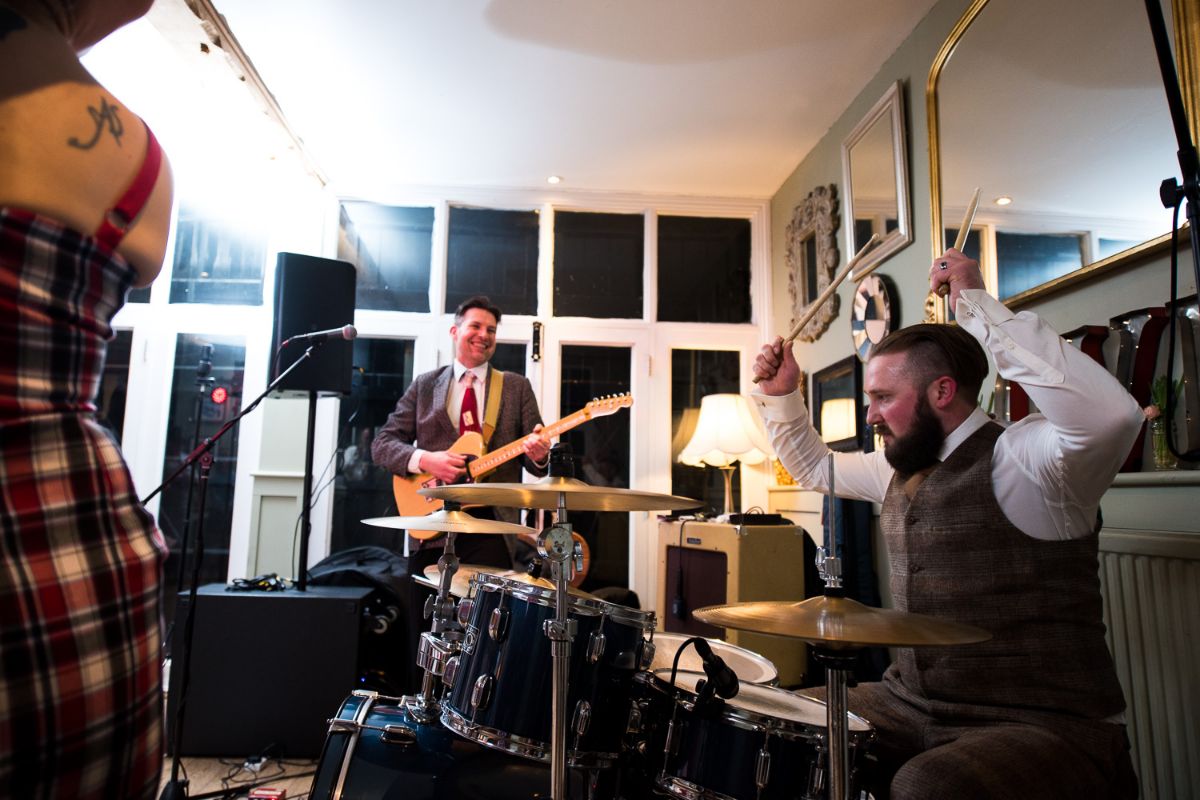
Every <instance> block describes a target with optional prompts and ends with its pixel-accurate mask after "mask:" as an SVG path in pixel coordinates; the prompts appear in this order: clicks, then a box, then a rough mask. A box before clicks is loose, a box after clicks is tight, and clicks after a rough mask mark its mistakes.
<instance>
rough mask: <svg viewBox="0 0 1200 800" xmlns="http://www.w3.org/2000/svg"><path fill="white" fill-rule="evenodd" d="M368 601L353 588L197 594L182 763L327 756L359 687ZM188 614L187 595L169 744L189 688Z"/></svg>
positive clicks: (219, 587) (175, 660) (170, 696)
mask: <svg viewBox="0 0 1200 800" xmlns="http://www.w3.org/2000/svg"><path fill="white" fill-rule="evenodd" d="M371 592H372V590H371V589H369V588H366V587H348V586H310V587H309V588H308V591H305V592H299V591H296V590H295V589H288V590H286V591H281V592H229V591H226V589H225V586H224V584H219V583H216V584H210V585H208V586H202V587H200V589H199V590H198V591H197V596H196V617H195V631H194V633H193V636H192V653H191V669H190V678H189V681H188V686H187V688H186V705H185V707H184V714H183V735H182V738H181V740H180V747H179V749H180V753H181V755H185V756H235V757H238V758H244V757H246V756H249V755H259V754H262V753H264V752H268V751H270V752H271V754H272V755H279V756H281V757H285V758H313V757H316V756H318V755H320V753H321V747H322V746H323V744H324V742H325V734H326V731H327V729H328V724H327V720H328V719H329V718H330V717H332V716H335V715H336V714H337V711H338V708H339V707H340V706H341V703H342V701H343V700H344V699H345V698H346V696H347V695H348V694H350V692H352V691H353V690H354V689H356V688H359V687H358V686H357V682H358V674H359V665H358V660H359V658H358V656H359V644H360V634H361V632H362V628H363V603H364V600H365V599H366V597H367V596H368V595H370V594H371ZM188 605H189V602H188V593H187V592H182V593H180V595H179V601H178V605H177V612H176V617H175V618H176V624H175V627H174V634H173V637H172V640H171V654H172V657H171V676H170V683H169V684H168V686H169V691H168V693H167V723H168V727H167V729H166V730H167V741H168V743H170V742H171V741H172V737H171V732H172V731H173V730H174V724H175V715H176V713H177V711H178V708H179V702H178V701H179V699H180V697H179V695H180V694H181V692H182V691H183V688H184V687H183V683H182V676H181V674H180V671H181V669H182V667H183V650H184V643H183V636H184V628H185V624H184V620H185V619H186V615H187V610H188Z"/></svg>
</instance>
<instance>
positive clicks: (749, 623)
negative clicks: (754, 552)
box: [692, 596, 992, 650]
mask: <svg viewBox="0 0 1200 800" xmlns="http://www.w3.org/2000/svg"><path fill="white" fill-rule="evenodd" d="M692 616H693V617H695V618H696V619H698V620H700V621H701V622H705V623H707V624H709V625H717V626H719V627H722V628H734V629H736V630H741V631H754V632H756V633H771V634H774V635H776V636H788V637H791V638H794V639H803V640H804V641H806V642H809V643H810V644H815V645H823V646H825V647H828V648H830V649H835V650H836V649H842V648H845V649H849V648H854V647H875V646H883V647H931V646H940V647H945V646H947V645H956V644H974V643H976V642H985V641H987V640H988V639H991V638H992V635H991V634H990V633H988V632H987V631H985V630H983V629H982V628H976V627H975V626H973V625H964V624H962V623H960V622H951V621H949V620H944V619H939V618H937V617H929V616H925V615H924V614H909V613H906V612H904V611H895V610H893V609H886V608H871V607H870V606H865V605H863V604H862V603H860V602H858V601H856V600H851V599H849V598H846V597H826V596H820V597H810V598H809V599H807V600H804V601H802V602H790V601H786V600H764V601H759V602H753V603H734V604H732V605H726V606H709V607H708V608H701V609H699V610H697V611H694V612H692Z"/></svg>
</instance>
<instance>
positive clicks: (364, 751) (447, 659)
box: [311, 448, 989, 800]
mask: <svg viewBox="0 0 1200 800" xmlns="http://www.w3.org/2000/svg"><path fill="white" fill-rule="evenodd" d="M557 449H558V448H555V450H557ZM565 460H566V459H565V458H563V459H559V458H557V457H556V454H555V453H554V452H553V451H552V459H551V461H552V463H551V471H550V477H547V478H543V479H542V480H540V481H537V482H533V483H517V484H503V483H482V484H462V485H448V486H439V487H433V488H426V489H422V490H421V494H424V495H426V496H428V497H432V498H437V499H440V500H443V501H444V507H443V508H442V510H440V511H438V512H435V513H433V514H430V515H427V516H421V517H386V518H378V519H373V520H364V521H365V522H367V523H368V524H373V525H379V526H382V527H390V528H395V529H408V528H414V529H423V530H436V531H443V532H445V533H446V538H445V547H444V551H443V553H442V555H441V557H440V558H439V560H438V563H437V566H436V568H433V567H431V568H430V569H429V570H427V571H426V574H425V575H424V576H423V577H418V578H416V580H418V581H419V582H422V583H425V584H426V585H428V586H431V587H434V588H436V594H435V595H434V596H433V597H431V598H430V601H429V602H428V603H427V605H426V609H425V611H426V615H427V616H428V617H430V618H431V624H430V630H429V631H427V632H425V633H423V634H422V636H421V640H420V644H419V647H418V653H417V664H418V665H419V666H420V667H421V669H422V670H423V671H424V676H423V679H422V683H421V689H420V692H419V694H417V695H415V696H406V697H403V698H386V697H381V696H379V695H377V694H375V693H374V692H361V691H359V692H354V693H353V694H352V695H351V696H350V697H349V698H348V699H347V700H346V701H345V702H344V703H343V705H342V707H341V709H340V710H339V713H338V716H337V717H336V718H334V719H332V720H330V728H329V735H328V737H327V739H326V743H325V749H324V752H323V753H322V756H321V761H320V765H319V767H318V770H317V774H316V777H315V779H314V783H313V790H312V794H311V796H312V797H313V798H319V799H320V800H359V799H365V798H391V797H405V798H443V797H444V798H464V799H467V800H470V799H471V798H489V799H490V800H500V799H502V798H545V797H550V798H552V799H553V800H564V799H565V798H568V797H571V798H621V799H622V800H634V799H635V798H642V797H650V796H668V797H683V798H695V799H696V800H709V799H712V800H725V799H726V798H729V799H731V800H767V799H768V798H780V799H783V798H788V799H789V800H808V799H809V798H826V797H829V798H839V799H840V798H848V797H851V796H852V795H851V791H852V789H851V782H850V777H851V766H852V764H853V763H854V762H855V761H856V760H858V759H860V758H861V756H862V755H863V754H865V752H866V751H867V749H868V748H869V746H870V743H871V741H872V739H873V738H874V732H873V729H872V727H871V725H870V723H869V722H868V721H867V720H864V719H862V718H860V717H858V716H856V715H854V714H852V713H850V712H849V711H848V709H847V707H846V674H847V669H848V668H849V665H850V662H851V661H852V660H853V656H854V655H855V654H856V652H857V649H859V648H861V647H866V646H875V645H894V646H903V647H918V646H927V645H938V646H945V645H953V644H966V643H969V642H977V641H984V640H986V639H987V638H989V636H988V634H987V633H985V632H983V631H980V630H978V629H976V628H970V627H968V626H965V625H960V624H956V623H952V622H947V621H943V620H939V619H935V618H931V617H925V616H920V615H914V614H906V613H902V612H898V611H890V610H884V609H876V608H870V607H867V606H863V605H861V604H859V603H856V602H855V601H853V600H850V599H848V598H845V597H842V596H840V594H841V592H840V588H839V585H840V580H839V578H838V572H839V569H840V568H839V566H838V565H837V562H836V559H830V558H829V557H828V556H826V557H825V569H824V571H823V577H825V579H826V581H827V583H828V584H829V589H828V590H827V591H828V594H826V595H825V596H821V597H814V598H811V599H809V600H806V601H804V602H800V603H789V602H751V603H739V604H734V605H728V606H715V607H710V608H707V609H701V610H698V611H696V612H694V613H693V616H695V618H696V619H698V620H700V621H703V622H706V623H709V624H712V625H717V626H721V627H727V628H735V629H739V630H747V631H755V632H759V633H768V634H775V635H778V636H785V637H791V638H795V639H798V640H800V641H804V642H808V643H810V644H813V645H816V647H817V653H818V657H820V658H821V659H822V660H823V662H824V663H825V664H826V666H827V667H828V669H827V676H829V677H828V678H827V685H828V688H829V693H828V703H827V704H823V703H821V702H820V701H818V700H815V699H812V698H808V697H804V696H801V695H797V694H794V693H792V692H788V691H785V690H783V689H779V688H777V687H775V686H773V685H772V684H774V683H775V682H776V680H777V677H778V673H777V672H776V670H775V668H774V665H772V664H771V663H770V662H769V661H768V660H767V659H765V658H763V657H762V656H760V655H758V654H756V653H753V652H751V651H748V650H744V649H743V648H738V647H734V646H733V645H729V644H727V643H725V642H720V641H716V640H705V639H703V638H702V637H690V638H686V637H680V636H678V635H675V634H664V633H655V631H654V627H655V615H654V613H653V612H652V611H640V610H637V609H632V608H627V607H625V606H621V605H617V604H615V603H610V602H607V601H605V600H602V599H600V598H598V597H596V596H594V595H590V594H588V593H586V592H582V591H579V590H575V589H572V588H571V587H569V585H568V584H569V581H570V578H571V573H572V571H573V569H574V568H575V567H574V565H575V563H576V561H577V559H578V558H579V557H580V555H581V554H580V552H579V546H578V544H577V543H575V542H574V541H573V539H572V535H571V528H570V524H569V521H568V515H569V512H570V511H572V510H587V511H593V510H595V511H662V510H678V509H686V508H694V507H696V506H698V505H699V503H698V502H697V501H695V500H691V499H689V498H685V497H677V496H674V495H665V494H654V493H650V492H640V491H633V490H629V489H621V488H613V487H593V486H590V485H588V484H586V483H583V482H581V481H578V480H575V479H574V478H571V477H561V475H562V474H563V473H564V472H569V465H564V462H565ZM464 505H488V506H501V507H515V508H532V509H551V510H553V511H555V512H556V514H555V522H554V524H553V525H551V526H549V527H547V528H545V529H544V530H543V531H541V533H540V534H538V539H537V543H538V553H539V555H540V556H541V558H542V559H543V565H548V566H549V568H550V578H549V580H547V579H546V578H534V577H532V576H528V575H524V574H520V573H514V572H511V571H504V570H498V569H495V568H488V567H475V566H470V565H462V564H459V562H458V559H457V557H456V556H455V550H454V541H455V538H456V536H458V535H460V534H465V535H470V534H478V533H528V532H531V531H530V529H528V528H525V527H523V526H519V525H511V524H508V523H504V522H497V521H492V520H483V519H479V518H476V517H473V516H471V515H470V514H469V513H467V512H466V511H463V510H462V507H463V506H464ZM688 645H694V647H695V649H694V651H692V652H689V651H688ZM547 666H549V667H550V669H549V670H548V669H547ZM722 671H724V672H722ZM722 675H727V676H729V677H727V678H725V679H722V678H721V676H722ZM734 676H736V677H734ZM730 683H731V685H730ZM714 686H717V688H716V689H715V692H716V694H717V695H718V696H716V697H714ZM829 732H832V735H829ZM826 775H828V776H829V779H828V780H826ZM547 784H548V785H547ZM547 790H549V791H547Z"/></svg>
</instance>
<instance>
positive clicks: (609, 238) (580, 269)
mask: <svg viewBox="0 0 1200 800" xmlns="http://www.w3.org/2000/svg"><path fill="white" fill-rule="evenodd" d="M645 224H646V223H645V220H644V219H643V217H642V215H640V214H593V213H589V212H579V211H559V212H556V213H555V215H554V316H556V317H599V318H617V319H641V318H642V297H643V294H644V292H643V291H642V266H643V252H644V250H645V246H644V245H645V232H646V229H645Z"/></svg>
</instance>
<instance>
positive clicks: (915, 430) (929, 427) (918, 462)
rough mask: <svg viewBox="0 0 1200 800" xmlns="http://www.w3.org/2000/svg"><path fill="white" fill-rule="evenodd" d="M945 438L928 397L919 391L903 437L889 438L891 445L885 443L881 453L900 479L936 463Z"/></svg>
mask: <svg viewBox="0 0 1200 800" xmlns="http://www.w3.org/2000/svg"><path fill="white" fill-rule="evenodd" d="M876 427H877V428H878V427H879V426H876ZM945 441H946V434H945V433H944V432H943V431H942V423H941V421H940V420H938V418H937V416H936V415H935V414H934V413H933V408H932V407H931V406H930V405H929V400H927V399H926V398H925V396H924V394H922V395H921V396H920V397H919V398H918V399H917V413H916V415H915V416H914V417H913V425H912V429H911V430H909V432H908V433H906V434H904V435H903V436H897V437H896V438H894V439H892V442H891V444H888V445H885V446H884V448H883V456H884V458H886V459H887V462H888V463H889V464H891V465H892V468H893V469H895V470H896V472H897V473H899V475H900V478H901V479H906V478H908V477H910V476H912V475H915V474H917V473H918V472H920V471H921V470H923V469H927V468H928V467H932V466H933V465H934V464H936V463H937V462H938V455H940V454H941V451H942V443H943V442H945Z"/></svg>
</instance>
